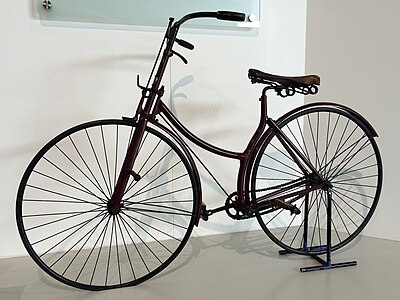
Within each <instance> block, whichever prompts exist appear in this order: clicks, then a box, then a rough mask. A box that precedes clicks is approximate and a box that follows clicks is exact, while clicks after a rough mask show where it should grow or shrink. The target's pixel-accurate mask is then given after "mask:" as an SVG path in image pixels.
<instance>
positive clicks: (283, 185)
mask: <svg viewBox="0 0 400 300" xmlns="http://www.w3.org/2000/svg"><path fill="white" fill-rule="evenodd" d="M305 178H306V177H305V176H304V177H301V178H297V179H295V180H292V181H290V182H287V183H282V184H279V185H276V186H271V187H267V188H263V189H257V190H255V192H266V191H272V190H278V189H281V188H283V187H285V186H287V185H291V184H294V183H297V182H300V181H302V180H305ZM251 192H252V191H250V192H249V193H251ZM236 195H237V192H234V193H232V194H230V195H229V197H228V198H227V199H226V205H227V204H228V202H229V201H232V202H231V203H233V202H234V200H233V197H234V196H236ZM303 196H304V195H300V196H297V197H295V198H293V199H292V200H291V201H290V202H295V201H297V200H299V199H300V198H302V197H303ZM227 207H228V206H227ZM229 208H233V206H229V207H228V209H229ZM226 211H227V213H228V215H229V216H230V217H232V218H233V219H237V220H245V219H251V218H253V217H254V212H253V213H251V215H245V214H243V215H240V216H239V215H236V216H233V214H231V213H230V212H229V211H228V210H226ZM269 212H270V210H267V211H265V212H261V213H259V214H260V215H265V214H268V213H269Z"/></svg>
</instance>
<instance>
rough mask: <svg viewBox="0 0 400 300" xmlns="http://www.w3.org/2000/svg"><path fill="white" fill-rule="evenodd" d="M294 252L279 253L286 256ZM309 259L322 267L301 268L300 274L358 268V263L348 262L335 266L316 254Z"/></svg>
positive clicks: (282, 251)
mask: <svg viewBox="0 0 400 300" xmlns="http://www.w3.org/2000/svg"><path fill="white" fill-rule="evenodd" d="M290 253H292V252H290V251H288V250H281V251H279V254H281V255H284V254H290ZM309 257H311V258H313V259H315V260H316V261H317V262H319V263H320V264H321V265H319V266H312V267H304V268H300V272H302V273H306V272H314V271H322V270H330V269H337V268H345V267H352V266H357V261H355V260H353V261H347V262H340V263H335V264H333V263H332V261H331V260H328V261H325V260H323V259H322V258H320V257H319V256H317V255H314V254H309Z"/></svg>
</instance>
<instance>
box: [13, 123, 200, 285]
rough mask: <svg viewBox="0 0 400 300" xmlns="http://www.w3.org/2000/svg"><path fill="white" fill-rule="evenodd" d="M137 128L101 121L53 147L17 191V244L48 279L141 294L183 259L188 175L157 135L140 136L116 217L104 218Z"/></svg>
mask: <svg viewBox="0 0 400 300" xmlns="http://www.w3.org/2000/svg"><path fill="white" fill-rule="evenodd" d="M135 128H136V125H135V124H134V123H132V122H128V121H124V120H101V121H94V122H89V123H85V124H82V125H79V126H76V127H74V128H72V129H70V130H67V131H65V132H64V133H62V134H60V135H59V136H57V137H56V138H54V139H53V140H52V141H50V142H49V143H48V144H47V145H46V146H45V147H44V148H43V149H42V150H40V151H39V153H38V154H37V155H36V156H35V158H34V159H33V160H32V162H31V163H30V165H29V166H28V168H27V170H26V171H25V174H24V176H23V178H22V181H21V183H20V186H19V190H18V196H17V205H16V216H17V224H18V229H19V232H20V235H21V238H22V241H23V243H24V245H25V247H26V249H27V251H28V253H29V254H30V255H31V256H32V258H33V259H34V260H35V261H36V263H37V264H38V265H39V266H40V267H41V268H42V269H43V270H44V271H46V272H47V273H48V274H49V275H51V276H53V277H54V278H56V279H58V280H60V281H62V282H64V283H66V284H69V285H71V286H74V287H78V288H83V289H90V290H100V289H108V288H116V287H122V286H128V285H135V284H138V283H140V282H142V281H144V280H146V279H149V278H150V277H152V276H154V275H156V274H157V273H159V272H160V271H161V270H163V269H164V268H165V267H166V266H167V265H168V264H170V263H171V262H172V260H173V259H174V258H175V257H176V256H177V255H178V253H179V252H180V251H181V250H182V248H183V246H184V245H185V243H186V241H187V240H188V238H189V236H190V233H191V231H192V229H193V226H194V224H195V222H196V216H197V213H198V211H199V209H198V192H197V186H196V180H195V177H194V175H193V171H192V166H191V165H190V163H189V162H188V160H187V158H186V157H185V155H184V154H183V152H182V151H181V150H180V148H179V147H177V146H176V144H174V143H173V142H172V141H171V140H170V139H169V138H167V137H166V136H165V135H164V134H162V133H160V132H158V131H156V130H154V129H152V128H146V131H145V133H144V136H143V140H142V143H141V145H140V150H139V154H138V157H137V159H136V162H135V165H134V170H133V171H135V173H137V174H138V175H139V176H140V180H138V181H135V179H136V180H137V179H139V177H138V176H136V178H134V176H132V177H131V178H130V181H129V182H128V185H127V188H126V190H125V193H124V196H123V204H122V208H121V210H120V211H119V213H117V214H110V213H109V211H108V209H107V202H108V200H109V199H110V198H111V196H112V194H113V190H114V187H115V185H116V181H117V179H118V175H119V170H120V168H121V165H122V162H123V160H124V157H125V154H126V150H127V147H128V144H129V142H130V140H131V139H132V135H133V133H134V131H135Z"/></svg>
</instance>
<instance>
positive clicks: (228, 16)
mask: <svg viewBox="0 0 400 300" xmlns="http://www.w3.org/2000/svg"><path fill="white" fill-rule="evenodd" d="M197 18H216V19H218V20H225V21H236V22H243V21H244V20H245V19H246V15H245V14H244V13H240V12H235V11H217V12H207V11H205V12H195V13H191V14H188V15H186V16H183V17H182V18H181V19H180V20H179V21H177V22H176V23H175V25H174V26H176V27H179V26H181V25H182V24H183V23H184V22H186V21H188V20H190V19H197Z"/></svg>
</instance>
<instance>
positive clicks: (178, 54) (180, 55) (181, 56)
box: [171, 50, 188, 65]
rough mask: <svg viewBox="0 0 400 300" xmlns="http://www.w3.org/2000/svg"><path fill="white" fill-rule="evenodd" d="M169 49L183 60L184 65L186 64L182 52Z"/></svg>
mask: <svg viewBox="0 0 400 300" xmlns="http://www.w3.org/2000/svg"><path fill="white" fill-rule="evenodd" d="M171 51H172V54H175V55H176V56H178V57H179V58H180V59H182V61H183V62H184V63H185V64H186V65H187V64H188V61H187V59H186V58H184V57H183V55H182V54H180V53H178V52H176V51H174V50H171Z"/></svg>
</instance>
